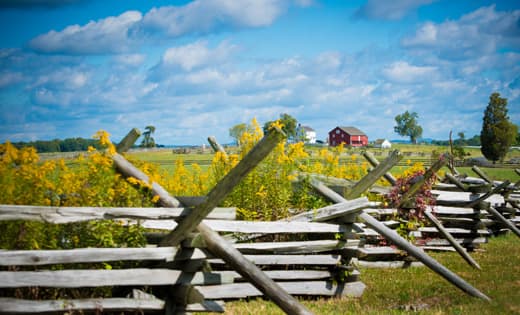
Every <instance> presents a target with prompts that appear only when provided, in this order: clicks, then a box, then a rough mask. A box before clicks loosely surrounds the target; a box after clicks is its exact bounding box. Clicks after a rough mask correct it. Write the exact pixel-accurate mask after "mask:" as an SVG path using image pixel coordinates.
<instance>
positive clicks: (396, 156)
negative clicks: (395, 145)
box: [345, 150, 403, 199]
mask: <svg viewBox="0 0 520 315" xmlns="http://www.w3.org/2000/svg"><path fill="white" fill-rule="evenodd" d="M402 158H403V156H402V155H401V153H399V151H397V150H395V151H392V152H391V153H390V155H389V156H388V157H387V158H386V159H385V160H384V161H383V163H381V164H379V165H377V166H376V167H375V168H374V169H373V170H372V171H370V172H369V173H368V174H367V175H366V176H365V177H363V178H362V179H361V180H360V181H358V182H357V183H356V184H355V185H354V186H353V187H352V188H351V189H350V190H349V191H348V192H347V193H346V195H345V198H346V199H354V198H357V197H359V196H360V195H361V194H362V193H363V192H364V191H365V190H367V189H368V188H370V186H372V185H373V184H374V183H375V182H376V181H377V180H378V179H379V178H380V177H381V176H383V175H384V174H385V173H387V172H388V170H390V169H391V168H392V167H393V166H394V165H395V164H396V163H397V162H399V160H401V159H402Z"/></svg>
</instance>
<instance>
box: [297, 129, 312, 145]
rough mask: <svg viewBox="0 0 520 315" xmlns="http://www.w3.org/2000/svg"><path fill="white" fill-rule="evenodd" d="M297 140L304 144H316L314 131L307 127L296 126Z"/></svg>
mask: <svg viewBox="0 0 520 315" xmlns="http://www.w3.org/2000/svg"><path fill="white" fill-rule="evenodd" d="M297 138H298V139H302V140H303V142H305V143H311V144H314V143H316V131H314V129H312V128H311V127H309V126H302V125H298V132H297Z"/></svg>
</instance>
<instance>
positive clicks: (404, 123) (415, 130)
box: [394, 111, 423, 143]
mask: <svg viewBox="0 0 520 315" xmlns="http://www.w3.org/2000/svg"><path fill="white" fill-rule="evenodd" d="M418 118H419V115H417V113H416V112H412V113H410V112H408V111H406V112H404V113H403V114H401V115H397V116H395V122H396V123H397V126H395V127H394V131H395V132H396V133H397V134H399V135H401V136H408V137H410V141H411V142H412V143H417V138H420V137H421V136H422V132H423V130H422V127H421V126H419V124H418V123H417V119H418Z"/></svg>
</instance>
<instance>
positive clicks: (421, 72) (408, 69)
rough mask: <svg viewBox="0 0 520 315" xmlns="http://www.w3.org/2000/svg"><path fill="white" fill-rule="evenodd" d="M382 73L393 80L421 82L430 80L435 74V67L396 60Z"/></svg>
mask: <svg viewBox="0 0 520 315" xmlns="http://www.w3.org/2000/svg"><path fill="white" fill-rule="evenodd" d="M382 71H383V75H384V76H385V77H386V78H387V79H389V80H391V81H394V82H399V83H421V82H420V81H423V80H431V79H432V76H434V75H435V74H436V71H437V68H436V67H432V66H414V65H411V64H409V63H408V62H406V61H396V62H394V63H392V64H391V65H389V66H387V67H386V68H384V69H383V70H382Z"/></svg>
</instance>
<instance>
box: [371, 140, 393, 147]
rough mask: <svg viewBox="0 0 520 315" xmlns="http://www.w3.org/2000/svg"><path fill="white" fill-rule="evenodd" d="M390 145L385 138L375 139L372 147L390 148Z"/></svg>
mask: <svg viewBox="0 0 520 315" xmlns="http://www.w3.org/2000/svg"><path fill="white" fill-rule="evenodd" d="M391 147H392V143H391V142H390V141H388V140H387V139H377V140H376V141H375V142H374V148H381V149H390V148H391Z"/></svg>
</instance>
